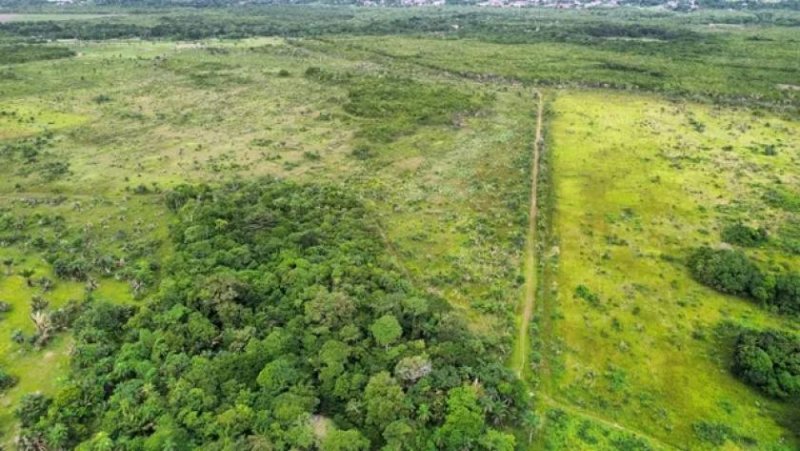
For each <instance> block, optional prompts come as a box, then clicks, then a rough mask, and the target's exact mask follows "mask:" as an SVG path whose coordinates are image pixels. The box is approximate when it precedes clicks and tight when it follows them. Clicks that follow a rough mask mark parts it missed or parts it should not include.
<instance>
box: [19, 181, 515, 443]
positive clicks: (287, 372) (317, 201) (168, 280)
mask: <svg viewBox="0 0 800 451" xmlns="http://www.w3.org/2000/svg"><path fill="white" fill-rule="evenodd" d="M166 198H167V202H168V204H169V207H170V208H171V209H172V210H173V211H177V219H176V221H175V223H174V225H173V227H172V230H171V237H172V240H173V243H174V246H175V255H174V258H172V259H171V261H170V262H169V263H168V264H167V265H166V266H165V277H164V279H163V280H162V283H161V285H160V289H159V291H158V294H157V295H155V296H154V298H153V299H151V300H149V302H148V303H147V304H146V306H143V307H141V308H139V309H138V310H137V309H134V308H132V307H125V306H118V305H112V304H108V303H103V302H99V301H89V302H88V303H87V305H86V307H85V308H86V311H85V312H84V313H83V314H82V315H81V316H80V319H79V320H78V321H77V322H76V323H75V324H74V334H75V338H76V348H75V351H74V353H73V358H72V369H71V374H70V376H69V378H68V380H67V381H66V382H65V383H64V384H63V386H62V388H61V389H60V391H59V392H58V393H57V394H55V395H54V396H53V397H46V396H43V395H40V394H32V395H28V396H27V397H26V398H24V399H23V402H22V403H21V407H20V408H19V410H18V417H19V418H20V420H21V424H22V426H23V432H22V434H21V441H22V443H23V444H24V445H27V446H36V445H43V446H47V447H49V448H51V449H56V448H72V447H78V448H79V449H94V448H96V447H98V446H100V447H107V448H104V449H111V448H113V449H167V448H170V449H195V448H197V447H198V446H200V445H203V447H204V449H221V448H224V447H231V446H233V447H235V449H286V448H294V449H308V448H310V447H313V446H319V447H321V448H322V449H331V450H334V449H335V450H345V449H352V450H356V449H368V448H380V447H383V446H385V447H386V448H385V449H396V450H400V449H513V447H514V438H513V436H511V435H508V434H505V433H503V432H501V430H502V429H503V427H504V426H509V425H513V424H515V423H517V422H518V421H519V419H520V417H521V415H522V414H523V412H524V411H525V409H526V406H525V405H524V404H523V403H522V402H521V400H523V399H525V395H524V391H523V389H522V385H521V383H520V382H519V381H518V380H517V378H516V377H515V376H514V375H513V374H512V373H511V371H510V370H508V369H507V368H504V367H503V366H502V365H501V364H499V363H497V362H493V361H492V360H494V359H493V356H494V354H493V353H492V352H491V350H489V349H488V348H487V346H488V345H486V344H485V342H484V341H483V340H482V339H481V337H480V336H477V335H475V334H473V333H471V332H469V331H468V329H467V328H466V326H465V324H464V323H463V321H462V320H461V319H460V318H459V317H458V316H457V315H455V314H454V313H453V312H451V311H450V308H449V307H448V306H447V304H446V303H445V302H444V301H442V300H440V299H437V298H435V297H431V296H428V295H425V294H423V293H419V292H417V291H416V290H415V289H414V287H413V286H412V284H411V283H410V282H409V281H408V280H406V279H405V278H404V277H403V276H401V274H400V273H399V272H398V271H397V270H396V268H395V267H393V266H392V265H391V264H390V263H389V260H388V259H387V258H386V255H385V253H384V249H383V244H382V242H381V240H380V238H379V235H378V233H377V232H376V231H375V225H374V224H372V223H371V221H370V219H369V215H368V212H367V211H366V210H365V209H364V207H363V206H362V205H361V204H360V203H359V202H358V201H357V200H356V199H355V198H354V197H353V196H352V195H350V194H348V193H347V192H344V191H343V190H341V189H337V188H331V187H325V186H301V185H295V184H291V183H287V182H281V181H276V180H273V179H264V180H260V181H257V182H254V183H246V184H241V183H230V184H227V185H224V186H222V187H217V188H209V187H207V186H202V187H194V186H181V187H179V188H178V189H176V190H175V191H173V192H171V193H169V194H167V195H166ZM321 425H326V426H325V427H322V426H321Z"/></svg>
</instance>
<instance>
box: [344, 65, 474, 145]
mask: <svg viewBox="0 0 800 451" xmlns="http://www.w3.org/2000/svg"><path fill="white" fill-rule="evenodd" d="M348 86H349V90H348V94H347V97H348V101H347V103H345V105H344V110H345V111H346V112H348V113H350V114H352V115H354V116H358V117H360V118H364V119H370V120H372V121H374V122H375V123H372V124H370V125H369V126H367V127H364V129H363V130H362V132H361V134H362V136H364V137H366V138H368V139H370V140H373V141H377V142H387V141H390V140H391V139H392V138H394V137H395V136H397V135H400V134H403V133H409V132H412V131H413V130H414V129H415V128H416V127H418V126H422V125H450V124H453V120H454V116H455V115H456V114H458V113H461V114H469V113H472V112H474V111H476V110H477V109H478V107H479V105H480V104H479V102H478V101H476V100H475V99H473V98H472V97H471V96H470V95H468V94H466V93H464V92H461V91H459V90H457V89H454V88H452V87H449V86H446V85H436V84H429V83H420V82H418V81H414V80H411V79H405V78H395V77H357V78H353V79H352V80H351V81H350V83H349V84H348Z"/></svg>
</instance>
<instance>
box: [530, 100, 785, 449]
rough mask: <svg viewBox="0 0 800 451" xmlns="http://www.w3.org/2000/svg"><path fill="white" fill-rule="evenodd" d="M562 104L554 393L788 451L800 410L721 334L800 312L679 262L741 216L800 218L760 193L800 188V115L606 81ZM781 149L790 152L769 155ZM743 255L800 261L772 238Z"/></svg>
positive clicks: (777, 221) (616, 412)
mask: <svg viewBox="0 0 800 451" xmlns="http://www.w3.org/2000/svg"><path fill="white" fill-rule="evenodd" d="M553 109H554V110H555V116H554V119H553V120H552V122H551V124H552V127H551V130H550V133H551V135H550V136H551V139H552V146H553V158H554V169H553V170H554V174H556V177H555V180H556V182H555V191H556V198H557V207H556V214H555V218H554V228H555V230H556V234H557V237H558V244H557V247H556V248H554V249H552V250H551V255H555V257H553V258H552V259H551V263H552V268H553V269H552V271H554V275H555V283H554V284H553V286H552V287H551V288H550V290H549V296H547V297H546V300H545V303H546V304H547V305H546V306H544V307H543V308H544V310H543V311H542V312H541V314H542V318H541V320H542V321H544V322H545V323H547V322H549V323H550V325H549V326H548V327H546V328H545V329H544V330H546V331H548V335H546V336H544V337H542V339H543V340H544V347H545V349H546V362H547V369H548V370H549V374H547V375H545V376H544V380H543V385H544V387H545V391H546V392H547V393H549V394H551V395H552V396H553V397H554V398H556V399H558V400H559V401H560V402H564V403H568V404H570V405H574V406H579V407H581V408H583V409H587V410H590V411H594V412H601V414H602V415H603V416H605V417H607V418H609V419H610V420H612V421H615V422H619V423H620V424H622V425H624V426H627V427H630V428H633V429H635V430H639V431H642V432H644V433H646V434H648V435H652V436H654V437H656V438H659V439H660V440H662V441H664V442H666V443H669V444H672V445H673V446H677V447H688V448H695V447H698V446H708V444H704V442H703V437H702V436H701V435H702V434H698V432H697V431H698V428H700V429H701V430H702V429H703V426H698V425H702V424H705V423H714V424H717V423H718V424H722V425H727V427H730V428H732V429H731V430H732V433H731V434H732V436H734V435H735V436H736V437H744V438H745V439H742V441H741V443H735V442H734V441H730V440H729V441H728V443H727V445H728V446H732V447H734V448H735V447H740V446H745V445H746V444H747V443H750V442H753V443H756V444H757V446H762V447H772V446H777V447H781V446H783V447H785V448H787V449H790V448H792V447H793V446H794V445H795V444H796V443H797V437H796V436H795V435H794V434H793V433H792V432H791V431H792V430H793V428H796V422H797V420H798V418H796V415H793V414H792V409H791V407H790V406H788V405H786V404H781V403H779V402H775V401H771V400H768V399H764V398H763V397H761V396H759V394H758V393H756V392H755V391H754V390H752V389H750V388H748V387H747V386H745V385H744V384H743V383H741V382H740V381H738V380H737V379H735V378H734V377H733V376H732V375H731V374H730V371H729V366H730V355H729V353H730V351H729V349H728V347H729V344H726V343H725V342H724V340H723V339H722V338H721V337H722V334H720V333H718V330H719V327H720V326H719V325H720V323H721V322H724V321H729V322H733V323H735V324H740V325H745V326H758V327H775V328H783V329H788V330H795V331H796V330H797V325H796V323H795V322H794V321H793V320H791V319H784V318H781V317H780V316H777V315H774V314H770V313H769V312H765V311H764V310H763V309H761V308H760V307H759V306H758V305H754V304H753V303H751V302H748V301H746V300H742V299H738V298H733V297H727V296H724V295H720V294H718V293H716V292H714V291H711V290H709V289H707V288H705V287H702V286H700V285H699V284H697V283H696V282H694V281H692V280H691V279H690V278H689V276H688V273H687V271H686V269H685V266H684V264H683V263H682V261H683V259H684V258H685V255H686V252H687V250H688V249H690V248H691V247H694V246H698V245H703V244H708V245H712V246H717V245H719V243H720V242H721V238H720V230H721V229H722V228H723V227H724V226H725V224H727V223H729V222H731V221H737V220H739V221H747V222H748V223H750V224H752V225H754V226H756V225H757V226H763V227H766V228H768V229H771V230H775V229H778V228H780V227H782V224H784V223H792V222H794V221H796V220H797V218H796V217H794V215H793V214H792V213H787V212H786V211H785V210H782V209H779V208H774V207H769V206H765V205H764V204H763V202H762V200H761V199H762V193H763V192H764V189H767V188H768V187H770V186H774V185H775V184H780V185H781V186H784V187H789V188H790V189H794V188H792V187H797V186H798V183H800V179H798V177H797V174H798V173H799V172H798V169H800V168H798V163H799V161H798V155H797V148H798V147H797V146H798V143H800V141H799V140H800V124H798V123H796V122H792V121H786V120H782V119H780V118H777V117H774V116H769V115H764V116H761V115H754V114H753V113H752V112H749V111H746V110H731V109H725V108H715V107H709V106H701V105H697V104H691V103H684V102H668V101H664V100H659V99H657V98H655V97H651V96H636V95H624V94H609V93H600V92H597V91H565V92H561V93H559V94H558V96H557V99H556V100H555V102H554V104H553ZM769 144H775V145H779V146H781V148H782V150H781V151H780V152H778V153H777V154H776V155H769V156H768V155H765V154H764V153H763V152H761V151H760V150H759V149H762V148H763V146H764V145H769ZM765 207H766V208H765ZM747 252H748V254H749V255H751V256H752V257H753V258H756V259H757V260H758V261H760V262H761V263H762V264H764V265H789V266H795V267H796V265H797V264H798V260H797V257H796V256H794V255H788V254H786V253H784V252H782V251H781V250H780V249H779V248H776V247H770V246H767V247H764V248H760V249H748V250H747ZM793 424H794V425H793ZM795 430H796V429H795Z"/></svg>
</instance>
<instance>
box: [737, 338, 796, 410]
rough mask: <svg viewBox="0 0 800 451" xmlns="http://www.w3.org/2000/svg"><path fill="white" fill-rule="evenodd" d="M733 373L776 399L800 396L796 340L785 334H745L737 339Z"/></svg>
mask: <svg viewBox="0 0 800 451" xmlns="http://www.w3.org/2000/svg"><path fill="white" fill-rule="evenodd" d="M734 372H735V373H736V375H737V376H739V377H741V378H742V380H744V381H745V382H747V383H748V384H751V385H753V386H755V387H757V388H759V389H760V390H763V391H764V393H766V394H768V395H770V396H774V397H777V398H795V399H796V398H797V397H798V396H800V338H798V337H797V336H795V335H793V334H788V333H785V332H780V331H774V330H766V331H761V332H758V331H752V330H746V331H744V332H742V333H741V334H740V335H739V338H738V339H737V341H736V351H735V353H734Z"/></svg>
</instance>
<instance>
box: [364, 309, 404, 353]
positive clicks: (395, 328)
mask: <svg viewBox="0 0 800 451" xmlns="http://www.w3.org/2000/svg"><path fill="white" fill-rule="evenodd" d="M369 330H370V331H371V332H372V336H374V337H375V341H377V342H378V344H379V345H381V346H384V347H385V348H387V349H388V348H389V345H390V344H392V343H394V342H395V340H397V339H398V338H400V336H401V335H402V334H403V328H402V327H401V326H400V323H398V322H397V318H395V317H394V316H392V315H383V316H381V317H380V318H378V319H377V320H376V321H375V322H374V323H372V326H370V328H369Z"/></svg>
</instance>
